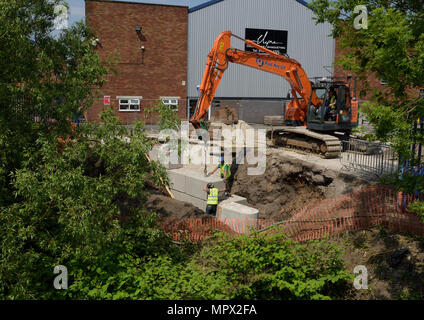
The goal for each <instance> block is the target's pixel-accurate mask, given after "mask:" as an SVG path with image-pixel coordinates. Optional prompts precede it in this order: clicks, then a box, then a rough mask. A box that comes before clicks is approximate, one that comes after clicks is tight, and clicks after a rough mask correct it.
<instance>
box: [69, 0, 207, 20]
mask: <svg viewBox="0 0 424 320" xmlns="http://www.w3.org/2000/svg"><path fill="white" fill-rule="evenodd" d="M126 1H129V2H142V3H159V4H175V5H181V6H188V7H195V6H197V5H199V4H202V3H204V2H208V0H139V1H137V0H126ZM66 2H67V3H68V4H69V7H70V10H69V11H70V12H69V24H73V23H74V22H75V21H79V20H81V19H83V18H84V15H85V1H84V0H66Z"/></svg>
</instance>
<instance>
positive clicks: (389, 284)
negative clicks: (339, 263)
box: [329, 227, 424, 300]
mask: <svg viewBox="0 0 424 320" xmlns="http://www.w3.org/2000/svg"><path fill="white" fill-rule="evenodd" d="M329 241H330V242H332V243H334V244H336V245H338V246H341V247H342V248H343V249H344V253H343V256H342V257H343V260H345V261H346V266H345V267H346V268H347V270H350V271H352V273H353V270H354V268H355V266H358V265H363V266H365V267H366V268H367V271H368V289H367V290H365V289H360V290H357V289H354V288H353V289H352V290H351V291H350V292H349V294H348V296H346V297H345V298H346V299H354V300H363V299H367V300H371V299H372V300H374V299H378V300H383V299H384V300H385V299H414V300H415V299H424V239H422V238H413V237H411V236H408V235H404V234H399V233H389V232H388V231H387V230H385V229H384V228H381V227H380V228H373V229H369V230H361V231H356V232H352V233H348V234H343V235H342V236H340V237H339V238H334V239H330V240H329ZM404 247H406V248H407V249H408V252H407V253H406V254H404V255H403V256H401V258H400V259H398V260H397V261H396V262H397V263H396V264H393V257H394V256H396V255H394V254H395V253H396V252H397V251H398V250H399V249H401V248H404ZM398 252H399V251H398ZM355 276H358V274H357V275H355Z"/></svg>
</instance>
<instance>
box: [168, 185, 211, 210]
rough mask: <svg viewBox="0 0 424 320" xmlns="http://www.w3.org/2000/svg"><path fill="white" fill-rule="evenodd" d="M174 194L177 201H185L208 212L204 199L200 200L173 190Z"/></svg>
mask: <svg viewBox="0 0 424 320" xmlns="http://www.w3.org/2000/svg"><path fill="white" fill-rule="evenodd" d="M171 192H172V194H173V195H174V197H175V199H177V200H179V201H185V202H189V203H191V204H192V205H194V206H195V207H197V208H199V209H200V210H203V211H205V210H206V200H202V199H198V198H195V197H192V196H190V195H188V194H186V193H184V192H180V191H177V190H172V189H171Z"/></svg>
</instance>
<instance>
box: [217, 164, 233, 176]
mask: <svg viewBox="0 0 424 320" xmlns="http://www.w3.org/2000/svg"><path fill="white" fill-rule="evenodd" d="M219 169H220V171H221V176H223V177H224V178H226V179H228V178H229V177H230V176H231V170H230V166H229V165H228V164H224V165H223V166H221V164H219ZM225 169H227V176H225Z"/></svg>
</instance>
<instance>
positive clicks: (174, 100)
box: [160, 97, 181, 111]
mask: <svg viewBox="0 0 424 320" xmlns="http://www.w3.org/2000/svg"><path fill="white" fill-rule="evenodd" d="M160 99H161V101H162V103H163V104H164V105H166V106H169V107H171V108H172V109H175V110H176V111H178V100H180V99H181V97H160Z"/></svg>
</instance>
